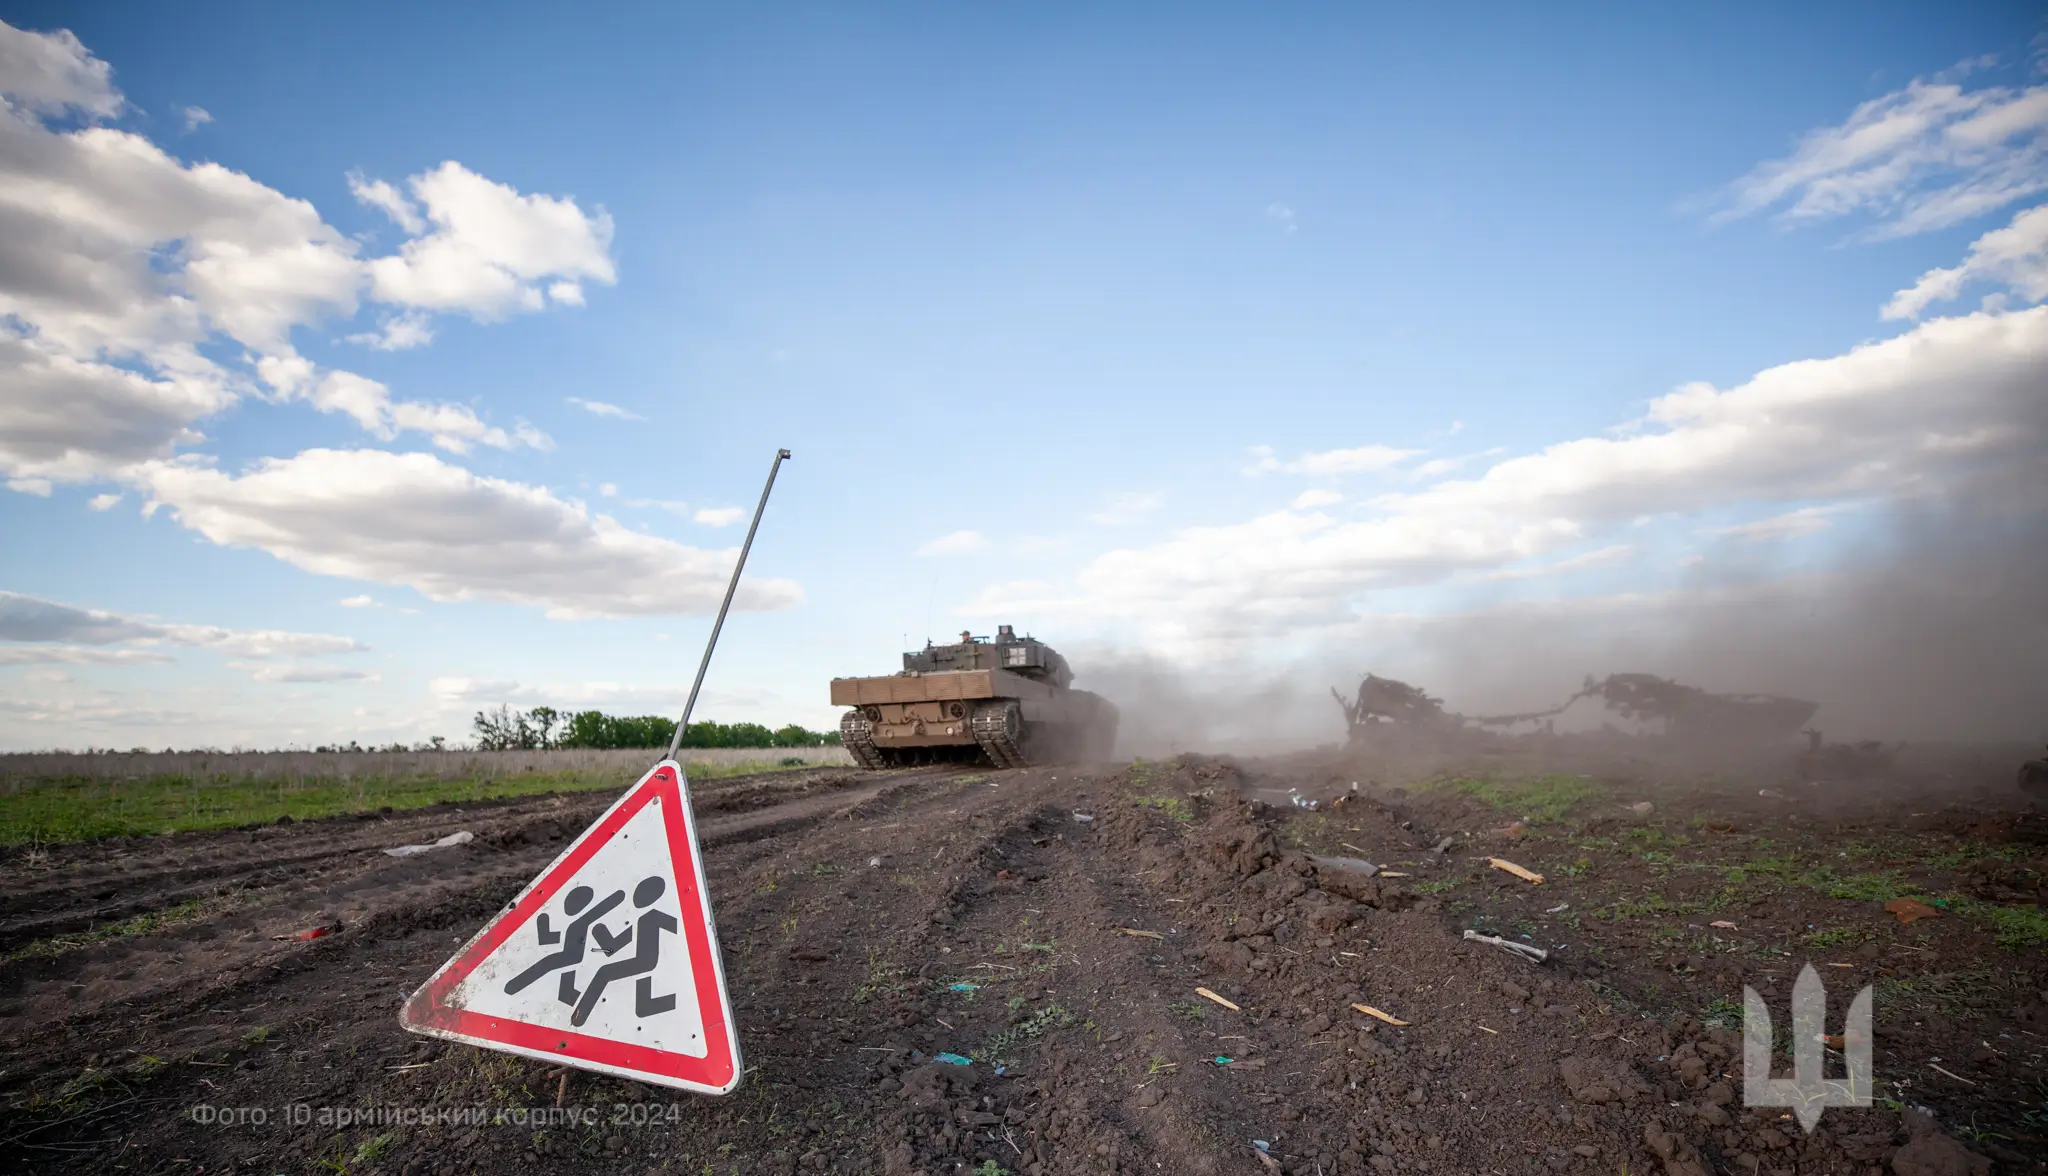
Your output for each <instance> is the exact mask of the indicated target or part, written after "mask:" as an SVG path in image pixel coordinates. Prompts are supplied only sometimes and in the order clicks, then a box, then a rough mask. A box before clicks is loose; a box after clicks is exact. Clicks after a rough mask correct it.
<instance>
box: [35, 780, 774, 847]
mask: <svg viewBox="0 0 2048 1176" xmlns="http://www.w3.org/2000/svg"><path fill="white" fill-rule="evenodd" d="M797 766H801V763H799V764H790V763H788V762H787V761H785V762H783V763H781V764H778V763H776V762H775V761H774V760H771V759H760V760H744V761H737V762H732V763H716V764H714V763H693V764H690V765H689V773H690V778H691V779H693V780H704V779H712V778H716V777H721V776H738V775H748V774H752V773H755V772H769V771H776V770H778V769H782V768H790V767H797ZM488 771H489V766H488V765H479V766H478V769H477V774H476V775H474V776H470V777H467V778H462V779H453V780H448V779H441V778H438V777H435V776H428V775H417V776H402V777H382V776H369V777H357V778H354V779H350V778H347V777H342V776H329V777H298V778H279V779H272V780H261V779H257V778H255V777H252V776H248V775H242V774H230V773H225V772H223V773H217V774H204V775H199V774H188V773H169V774H164V775H153V776H144V777H142V778H140V779H126V780H122V779H92V778H88V777H75V776H74V777H58V778H56V779H49V780H35V781H29V782H25V783H18V784H13V785H11V786H10V787H9V788H8V789H7V790H5V791H0V845H21V844H34V843H56V842H66V841H91V840H94V839H96V838H101V837H123V836H146V835H150V834H156V833H184V832H190V831H193V830H202V829H234V828H240V827H243V826H248V825H263V824H268V823H270V822H272V821H275V820H277V819H278V818H280V817H290V818H291V819H292V820H294V821H311V820H318V819H320V818H322V817H334V816H342V815H346V814H350V813H370V812H376V811H378V810H380V809H384V808H390V809H394V810H396V809H415V808H424V807H426V806H427V805H430V804H439V803H441V802H443V801H451V802H457V803H470V802H476V801H484V800H505V799H509V798H512V797H519V796H534V795H538V794H540V793H545V792H588V791H592V790H595V789H604V788H623V787H625V786H626V785H627V784H630V783H632V782H633V779H634V778H635V777H636V776H637V775H638V772H637V771H634V772H621V771H619V770H617V769H610V770H605V769H590V770H572V771H558V772H547V771H534V772H521V773H518V774H517V775H507V776H499V777H492V776H489V775H487V774H486V773H487V772H488Z"/></svg>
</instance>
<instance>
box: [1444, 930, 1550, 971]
mask: <svg viewBox="0 0 2048 1176" xmlns="http://www.w3.org/2000/svg"><path fill="white" fill-rule="evenodd" d="M1465 938H1467V939H1470V940H1472V941H1473V942H1474V943H1490V944H1492V945H1493V946H1495V947H1499V948H1505V949H1507V950H1508V951H1511V952H1514V953H1515V954H1516V955H1519V956H1522V957H1525V958H1527V959H1532V960H1535V961H1536V962H1537V963H1539V964H1540V963H1542V962H1543V961H1545V960H1547V959H1549V958H1550V953H1549V952H1547V951H1544V950H1543V949H1542V948H1540V947H1531V946H1530V945H1528V944H1526V943H1516V942H1515V941H1514V940H1512V939H1502V938H1501V937H1500V936H1498V935H1481V934H1480V933H1479V932H1477V931H1474V930H1472V929H1470V928H1467V929H1466V930H1465Z"/></svg>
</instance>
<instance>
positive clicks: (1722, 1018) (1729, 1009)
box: [1700, 996, 1742, 1029]
mask: <svg viewBox="0 0 2048 1176" xmlns="http://www.w3.org/2000/svg"><path fill="white" fill-rule="evenodd" d="M1700 1021H1701V1023H1703V1024H1705V1025H1708V1026H1710V1027H1712V1028H1716V1029H1733V1028H1735V1027H1736V1026H1738V1025H1740V1024H1742V1002H1741V1001H1738V1000H1729V999H1728V998H1727V997H1725V996H1724V997H1720V998H1718V999H1716V1000H1715V1001H1714V1002H1713V1003H1712V1004H1709V1005H1708V1006H1707V1007H1706V1008H1703V1009H1701V1010H1700Z"/></svg>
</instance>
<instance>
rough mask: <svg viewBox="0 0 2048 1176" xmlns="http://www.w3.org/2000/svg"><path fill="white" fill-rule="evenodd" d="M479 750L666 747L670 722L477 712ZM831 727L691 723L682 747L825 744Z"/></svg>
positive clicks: (599, 714) (540, 709)
mask: <svg viewBox="0 0 2048 1176" xmlns="http://www.w3.org/2000/svg"><path fill="white" fill-rule="evenodd" d="M471 726H472V728H473V730H474V731H475V733H476V746H477V749H478V750H480V751H534V750H540V749H546V748H554V747H591V748H615V747H667V746H668V741H669V739H670V737H671V736H673V735H674V734H675V731H676V721H675V720H674V719H671V718H668V717H666V716H664V715H608V714H605V713H604V712H603V711H594V710H592V711H575V712H569V711H558V710H556V709H555V708H553V707H551V706H537V707H534V708H533V709H531V710H514V709H512V708H511V707H509V706H500V707H499V708H498V709H497V710H494V711H478V712H477V713H476V719H475V721H474V722H473V723H472V724H471ZM838 742H839V732H837V731H811V730H807V729H805V728H803V727H800V726H798V725H796V724H795V723H791V724H789V725H788V726H786V727H782V728H779V729H776V730H772V731H771V730H769V729H768V728H767V727H765V726H763V725H761V724H760V723H714V722H700V723H691V724H690V726H689V728H688V729H687V730H685V731H684V732H683V746H684V747H826V746H831V745H836V744H837V743H838Z"/></svg>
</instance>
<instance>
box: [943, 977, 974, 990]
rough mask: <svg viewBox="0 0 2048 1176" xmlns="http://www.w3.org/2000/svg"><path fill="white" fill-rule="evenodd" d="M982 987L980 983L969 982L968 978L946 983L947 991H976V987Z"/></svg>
mask: <svg viewBox="0 0 2048 1176" xmlns="http://www.w3.org/2000/svg"><path fill="white" fill-rule="evenodd" d="M980 987H981V985H979V984H973V983H969V982H968V981H966V980H956V981H954V982H953V983H951V984H948V985H946V991H948V992H973V991H974V990H975V989H977V988H980Z"/></svg>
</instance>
